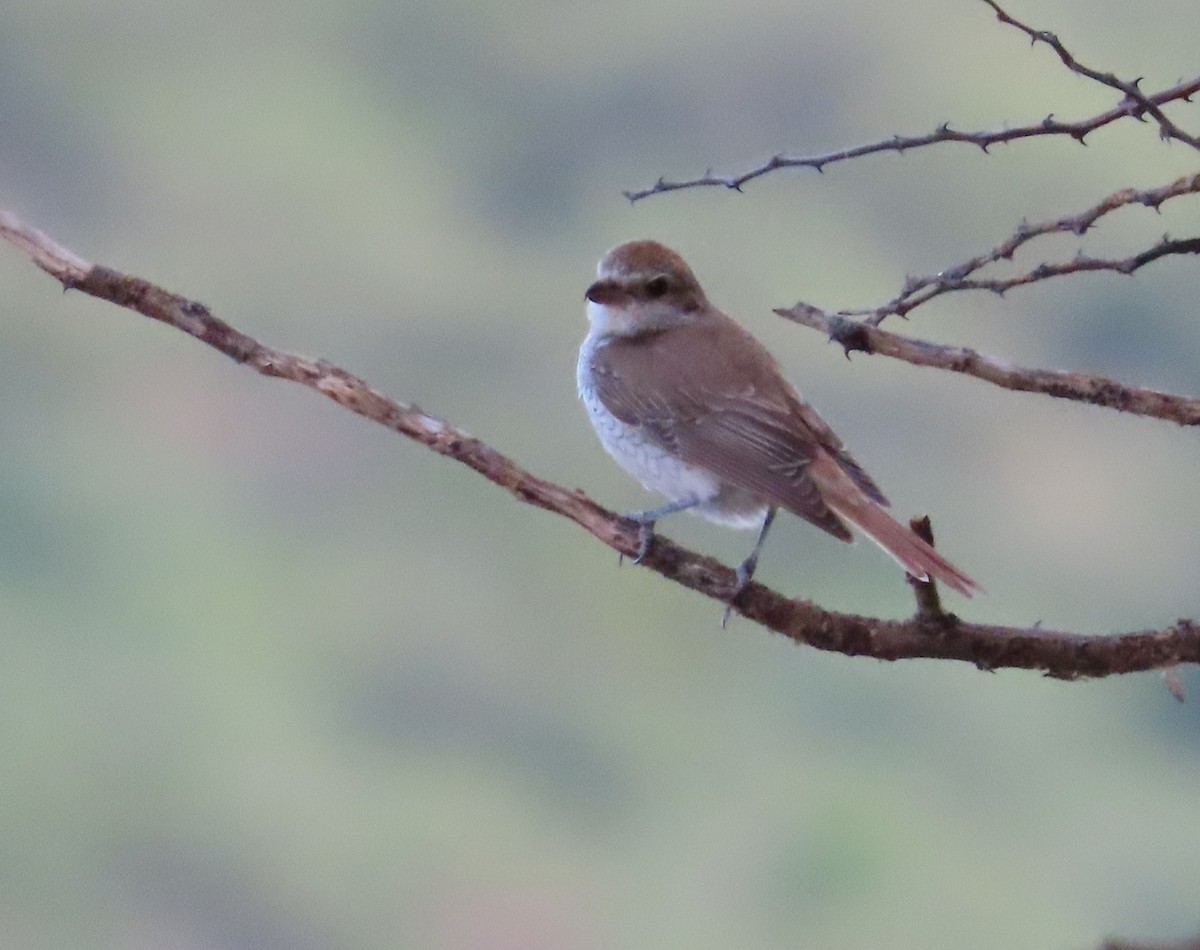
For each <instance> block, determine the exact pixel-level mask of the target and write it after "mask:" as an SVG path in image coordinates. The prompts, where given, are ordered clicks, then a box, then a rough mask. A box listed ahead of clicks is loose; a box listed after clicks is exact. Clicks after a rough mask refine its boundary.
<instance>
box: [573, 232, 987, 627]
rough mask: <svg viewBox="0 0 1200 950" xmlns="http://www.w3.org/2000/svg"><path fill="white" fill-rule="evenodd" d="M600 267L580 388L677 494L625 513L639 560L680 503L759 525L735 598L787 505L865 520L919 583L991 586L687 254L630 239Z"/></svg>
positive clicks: (831, 528) (630, 460)
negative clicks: (885, 482) (705, 286)
mask: <svg viewBox="0 0 1200 950" xmlns="http://www.w3.org/2000/svg"><path fill="white" fill-rule="evenodd" d="M596 274H597V280H596V281H595V283H593V284H592V285H591V286H590V287H588V289H587V294H586V298H587V301H588V303H587V315H588V321H589V323H590V325H591V326H590V329H589V331H588V335H587V337H586V338H585V339H584V341H583V345H582V347H580V350H579V366H578V383H579V396H580V398H581V399H582V400H583V403H584V405H585V406H586V407H587V411H588V415H589V417H590V418H591V422H592V425H593V426H594V427H595V429H596V433H597V435H599V436H600V441H601V442H602V443H603V444H604V447H605V449H607V450H608V452H609V454H610V455H612V457H613V458H614V459H616V460H617V462H618V463H619V464H620V465H621V467H622V468H624V469H625V470H626V471H627V472H629V474H631V475H632V476H633V477H634V478H636V479H637V480H638V481H640V482H641V483H642V484H643V485H644V486H645V487H646V488H648V489H650V490H651V491H653V492H656V493H658V494H660V495H663V496H665V497H666V499H667V503H666V504H664V505H662V506H660V507H658V508H652V509H648V510H646V511H636V512H633V513H631V514H629V515H628V516H627V517H629V518H631V519H633V520H634V521H637V522H639V523H641V524H642V526H643V534H642V550H641V552H640V556H639V557H644V556H645V554H646V553H647V551H648V550H649V547H650V543H651V540H652V537H653V528H654V523H655V521H657V519H659V518H661V517H662V516H664V515H667V514H670V513H672V512H675V511H685V510H687V511H692V512H694V513H695V514H699V515H701V516H703V517H705V518H708V519H709V520H711V521H716V522H719V523H722V524H727V525H731V526H734V527H739V528H753V527H757V528H758V529H759V534H758V540H757V541H756V543H755V545H754V550H753V551H752V552H751V554H750V556H749V557H748V558H746V560H745V561H744V562H743V563H742V564H741V566H740V567H739V568H738V585H737V587H736V589H735V590H734V592H733V595H732V596H731V598H730V603H731V604H732V603H733V601H734V600H735V599H736V598H737V596H738V595H739V594H740V593H741V592H742V590H744V589H745V587H746V585H747V584H749V582H750V579H751V578H752V577H753V575H754V569H755V567H756V565H757V563H758V556H759V554H760V553H761V551H762V546H763V543H764V541H766V537H767V531H768V530H769V529H770V527H771V522H772V521H773V520H774V518H775V513H776V510H777V509H778V508H785V509H787V510H788V511H790V512H792V513H793V514H796V515H799V516H800V517H801V518H804V519H806V520H807V521H811V522H812V523H813V524H815V525H816V526H817V527H819V528H822V529H823V530H825V531H828V532H829V533H830V534H832V535H833V536H834V537H835V538H840V539H841V540H843V541H852V540H853V538H854V535H853V533H852V532H851V530H850V526H851V525H853V526H854V527H856V528H858V529H859V530H860V531H862V532H863V533H864V534H866V535H867V536H868V537H870V538H872V539H873V540H874V541H875V542H876V543H877V544H878V545H879V546H880V547H882V548H883V549H884V550H885V551H887V552H888V553H889V554H890V555H891V556H892V557H894V558H895V559H896V560H897V561H899V562H900V565H901V566H902V567H903V568H904V569H905V570H906V571H907V572H908V573H909V574H911V575H913V576H914V577H917V578H919V579H921V580H928V579H929V578H930V577H934V578H936V579H938V580H940V581H942V582H943V583H945V584H946V585H947V586H948V587H951V588H953V589H954V590H956V591H958V592H959V593H960V594H964V595H966V596H968V597H969V596H971V594H973V593H975V592H977V591H980V590H982V588H981V587H980V586H979V585H978V584H977V583H975V581H973V580H971V578H970V577H968V576H967V575H966V574H964V573H963V572H962V571H960V570H959V569H958V568H957V567H955V566H954V565H953V564H951V563H950V562H949V561H947V560H946V559H945V558H944V557H942V556H941V555H940V554H939V553H938V552H937V551H935V550H934V549H933V548H932V547H931V546H930V545H928V544H926V543H925V542H924V541H923V540H922V539H921V538H919V537H917V535H916V534H914V533H913V532H912V531H911V530H910V529H909V528H908V527H906V526H904V525H902V524H900V522H898V521H896V520H895V519H894V518H893V517H892V516H891V515H889V514H888V513H887V511H885V510H884V509H885V506H887V505H888V500H887V498H886V497H884V494H883V492H881V491H880V490H879V487H878V486H877V485H876V484H875V482H874V481H872V480H871V477H870V476H869V475H867V473H866V472H864V471H863V470H862V468H861V467H860V466H859V465H858V463H857V462H855V461H854V459H853V458H851V456H850V454H849V453H848V452H847V451H846V449H845V448H844V447H843V446H842V442H841V440H840V439H839V438H838V437H837V436H836V435H834V433H833V430H831V429H830V428H829V426H828V425H827V424H826V423H825V420H823V419H822V418H821V417H820V416H819V415H817V413H816V411H815V410H814V409H813V408H812V407H811V406H809V405H808V403H806V402H805V401H804V400H803V399H802V398H801V396H800V394H799V393H798V392H797V391H796V390H795V389H794V388H793V387H792V386H791V384H790V383H788V382H787V380H786V379H784V376H783V374H782V372H781V371H780V369H779V365H778V364H777V363H776V362H775V360H774V358H773V357H772V356H771V354H770V353H769V352H767V349H766V348H765V347H764V346H763V345H762V344H761V343H759V342H758V340H756V339H755V338H754V337H753V336H751V335H750V333H749V332H748V331H746V330H745V329H743V328H742V326H741V325H740V324H738V323H736V322H735V321H734V320H733V319H731V318H730V317H728V316H726V315H725V314H724V313H722V312H721V311H720V310H718V309H717V308H716V307H714V306H713V305H712V304H711V303H709V301H708V298H707V297H706V296H705V295H704V291H703V290H702V289H701V288H700V284H699V282H698V281H697V280H696V277H695V275H694V274H692V271H691V268H689V267H688V265H687V264H686V263H685V262H684V260H683V258H681V257H680V256H679V255H678V254H676V253H675V252H674V251H672V250H670V249H669V248H667V247H664V246H663V245H661V244H659V243H657V242H655V241H632V242H630V243H628V244H622V245H620V246H619V247H617V248H614V249H613V250H612V251H610V252H609V253H608V254H607V255H605V257H604V259H603V260H602V261H601V262H600V265H599V267H598V268H597V270H596ZM726 617H728V613H727V614H726Z"/></svg>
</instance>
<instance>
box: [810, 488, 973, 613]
mask: <svg viewBox="0 0 1200 950" xmlns="http://www.w3.org/2000/svg"><path fill="white" fill-rule="evenodd" d="M830 507H831V508H833V509H834V510H835V511H836V512H837V513H838V514H839V515H841V516H842V517H843V518H845V519H846V520H847V521H849V522H851V523H853V524H854V525H856V526H857V527H858V528H859V529H860V530H861V531H862V532H863V533H864V534H866V535H867V536H868V537H870V538H871V540H873V541H874V542H875V543H876V544H878V545H879V546H880V547H881V548H883V549H884V550H885V551H887V553H888V554H890V555H891V556H892V557H894V558H895V559H896V560H897V561H899V562H900V566H901V567H903V568H904V569H905V570H906V571H908V573H909V574H912V575H913V576H914V577H917V578H920V579H922V580H927V579H929V578H931V577H932V578H933V579H934V580H939V581H941V582H942V583H943V584H945V585H946V586H947V587H949V588H951V589H953V590H956V591H958V592H959V593H960V594H962V595H963V596H965V597H970V596H972V595H973V594H977V593H982V592H983V587H982V586H980V585H979V584H977V583H976V582H975V581H973V580H972V579H971V578H969V577H968V576H967V575H966V574H964V573H963V572H962V571H960V570H959V569H958V568H957V567H955V566H954V565H953V564H951V563H950V562H949V561H947V560H946V559H945V558H944V557H942V556H941V555H940V554H938V552H937V551H935V550H934V549H933V548H932V547H931V546H930V545H928V544H926V543H925V542H924V541H922V540H921V539H920V538H919V537H917V536H916V535H915V534H914V533H913V531H912V529H911V528H908V527H906V526H905V525H902V524H901V523H900V522H899V521H897V520H896V519H895V518H893V517H892V516H891V515H889V514H888V513H887V512H886V511H884V510H883V508H882V507H881V506H879V505H876V504H874V503H871V502H868V503H865V504H856V505H846V506H835V505H833V504H831V505H830Z"/></svg>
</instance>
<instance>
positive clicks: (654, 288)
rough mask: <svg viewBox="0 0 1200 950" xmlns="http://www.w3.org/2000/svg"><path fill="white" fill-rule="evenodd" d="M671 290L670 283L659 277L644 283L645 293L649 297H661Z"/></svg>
mask: <svg viewBox="0 0 1200 950" xmlns="http://www.w3.org/2000/svg"><path fill="white" fill-rule="evenodd" d="M670 289H671V282H670V281H668V280H667V278H665V277H662V276H659V277H655V278H653V279H652V280H649V281H647V282H646V293H647V294H648V295H649V296H651V297H661V296H663V295H664V294H665V293H666V292H667V291H668V290H670Z"/></svg>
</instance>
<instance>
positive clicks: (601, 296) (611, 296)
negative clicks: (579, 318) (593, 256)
mask: <svg viewBox="0 0 1200 950" xmlns="http://www.w3.org/2000/svg"><path fill="white" fill-rule="evenodd" d="M583 296H584V297H585V298H586V299H588V300H590V301H591V302H592V303H599V304H613V303H616V302H617V301H618V300H620V299H621V288H619V287H618V286H617V285H616V284H614V283H613V282H612V281H609V280H598V281H596V282H595V283H594V284H592V286H591V287H589V288H588V289H587V292H586V293H584V295H583Z"/></svg>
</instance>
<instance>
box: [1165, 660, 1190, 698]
mask: <svg viewBox="0 0 1200 950" xmlns="http://www.w3.org/2000/svg"><path fill="white" fill-rule="evenodd" d="M1162 681H1163V686H1165V687H1166V688H1167V692H1169V693H1170V694H1171V695H1172V696H1174V697H1175V698H1176V699H1177V700H1178V701H1179V702H1181V703H1184V702H1187V694H1186V693H1185V692H1184V691H1183V683H1182V682H1180V680H1179V672H1178V670H1177V669H1176V668H1175V667H1173V666H1168V667H1167V668H1166V669H1165V670H1163V671H1162Z"/></svg>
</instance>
